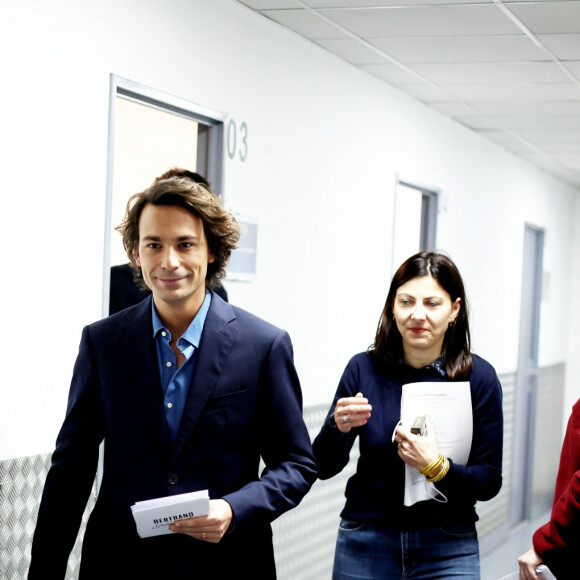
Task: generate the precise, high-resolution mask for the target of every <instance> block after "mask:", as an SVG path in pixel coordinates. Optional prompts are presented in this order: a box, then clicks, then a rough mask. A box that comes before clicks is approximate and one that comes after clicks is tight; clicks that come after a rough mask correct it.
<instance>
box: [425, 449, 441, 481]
mask: <svg viewBox="0 0 580 580" xmlns="http://www.w3.org/2000/svg"><path fill="white" fill-rule="evenodd" d="M444 461H445V458H444V457H443V455H441V454H439V455H438V456H437V457H436V458H435V459H434V460H433V461H431V463H429V465H427V466H426V467H423V469H421V474H422V475H424V476H426V477H431V476H432V475H433V474H434V473H437V472H438V470H439V469H440V468H441V466H442V465H443V462H444Z"/></svg>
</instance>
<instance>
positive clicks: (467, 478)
mask: <svg viewBox="0 0 580 580" xmlns="http://www.w3.org/2000/svg"><path fill="white" fill-rule="evenodd" d="M455 381H466V382H468V383H469V386H468V388H469V391H470V394H471V411H472V416H473V435H472V439H471V448H470V451H469V458H468V460H467V462H466V464H465V465H461V464H459V463H457V462H454V461H453V460H452V459H451V458H449V457H445V456H444V455H443V454H441V453H439V450H438V446H437V438H436V436H435V428H434V426H433V424H431V423H430V422H429V421H427V424H426V426H427V430H426V432H425V433H424V435H420V434H413V433H411V431H410V429H407V428H404V427H402V426H400V425H399V420H400V418H401V395H402V391H403V385H407V384H410V383H437V382H439V383H441V382H455ZM434 386H435V385H434ZM371 414H372V416H371ZM393 433H394V434H395V436H394V441H393V440H392V436H393ZM502 433H503V419H502V395H501V386H500V383H499V380H498V378H497V375H496V373H495V371H494V369H493V367H492V366H491V365H490V364H489V363H487V362H486V361H485V360H483V359H482V358H480V357H478V356H477V355H474V354H472V353H471V351H470V334H469V321H468V306H467V298H466V295H465V289H464V286H463V281H462V279H461V275H460V274H459V271H458V270H457V267H456V266H455V264H454V263H453V262H452V261H451V260H450V259H449V258H448V257H447V256H445V255H443V254H439V253H433V252H421V253H419V254H416V255H414V256H412V257H411V258H409V259H408V260H407V261H405V262H404V263H403V264H402V265H401V267H400V268H399V269H398V270H397V272H396V273H395V276H394V277H393V280H392V282H391V287H390V289H389V293H388V296H387V300H386V303H385V307H384V309H383V312H382V314H381V318H380V321H379V325H378V328H377V333H376V337H375V341H374V344H373V346H371V347H370V348H369V350H368V351H367V352H363V353H360V354H357V355H355V356H354V357H353V358H352V359H351V360H350V362H349V363H348V365H347V367H346V369H345V371H344V373H343V376H342V378H341V381H340V383H339V386H338V389H337V392H336V395H335V398H334V401H333V403H332V406H331V408H330V411H329V413H328V416H327V418H326V420H325V422H324V424H323V426H322V429H321V431H320V433H319V435H318V436H317V437H316V439H315V441H314V452H315V455H316V458H317V461H318V470H319V477H320V478H321V479H328V478H330V477H332V476H334V475H336V474H337V473H339V472H340V471H341V470H342V469H343V468H344V467H345V466H346V465H347V463H348V461H349V454H350V450H351V448H352V446H353V444H354V441H355V439H356V437H357V436H358V437H359V446H360V458H359V460H358V464H357V470H356V473H355V474H354V475H353V476H352V477H351V478H350V479H349V481H348V484H347V487H346V492H345V495H346V505H345V507H344V509H343V510H342V513H341V518H342V520H341V523H340V527H339V533H338V539H337V544H336V553H335V559H334V570H333V579H334V580H342V579H347V578H348V579H351V580H352V579H355V578H357V579H363V578H364V579H375V578H376V579H381V580H385V579H398V578H421V579H425V580H435V579H437V578H440V579H441V578H451V577H452V578H454V579H457V580H458V579H462V578H465V579H467V578H470V579H474V578H479V577H480V572H479V548H478V543H477V534H476V530H475V521H476V520H477V515H476V513H475V502H476V501H478V500H488V499H491V498H492V497H494V496H495V495H496V494H497V493H498V492H499V490H500V488H501V481H502V478H501V466H502ZM406 465H408V466H411V467H413V468H416V469H417V470H419V472H420V473H421V474H422V476H423V477H425V479H426V480H427V481H428V482H431V483H432V484H433V485H434V488H435V489H436V492H437V493H436V494H435V495H437V496H438V497H437V498H432V499H426V500H424V501H418V502H417V503H414V504H412V505H408V506H406V505H404V489H405V466H406Z"/></svg>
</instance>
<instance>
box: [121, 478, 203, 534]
mask: <svg viewBox="0 0 580 580" xmlns="http://www.w3.org/2000/svg"><path fill="white" fill-rule="evenodd" d="M131 511H132V512H133V518H134V519H135V523H136V524H137V533H138V534H139V536H140V537H141V538H149V537H151V536H161V535H162V534H171V533H173V532H171V530H170V529H169V524H172V523H174V522H176V521H178V520H187V519H189V518H196V517H197V516H206V515H207V514H208V513H209V495H208V490H207V489H204V490H202V491H193V492H191V493H182V494H179V495H170V496H168V497H159V498H156V499H149V500H146V501H138V502H137V503H136V504H134V505H132V506H131Z"/></svg>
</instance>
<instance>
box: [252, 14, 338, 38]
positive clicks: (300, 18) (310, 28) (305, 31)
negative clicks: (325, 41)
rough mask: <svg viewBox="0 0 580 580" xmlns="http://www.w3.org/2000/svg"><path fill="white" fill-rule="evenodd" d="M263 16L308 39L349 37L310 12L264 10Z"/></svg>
mask: <svg viewBox="0 0 580 580" xmlns="http://www.w3.org/2000/svg"><path fill="white" fill-rule="evenodd" d="M261 14H263V15H264V16H267V17H268V18H270V19H272V20H274V21H276V22H278V23H279V24H282V25H283V26H286V27H287V28H289V29H290V30H293V31H294V32H297V33H298V34H300V35H302V36H305V37H306V38H310V39H320V38H346V37H347V36H348V35H347V34H345V33H344V32H341V31H340V30H339V29H337V28H336V27H335V26H333V25H332V24H330V23H328V22H327V21H326V20H325V19H324V18H321V17H320V16H319V15H318V14H316V13H315V12H312V11H310V10H304V9H302V10H262V11H261Z"/></svg>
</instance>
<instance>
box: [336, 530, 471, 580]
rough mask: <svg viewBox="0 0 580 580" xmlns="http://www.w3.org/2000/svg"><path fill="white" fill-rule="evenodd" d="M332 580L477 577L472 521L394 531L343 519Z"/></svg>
mask: <svg viewBox="0 0 580 580" xmlns="http://www.w3.org/2000/svg"><path fill="white" fill-rule="evenodd" d="M332 578H333V580H354V579H356V580H379V579H380V580H395V579H397V580H401V579H405V578H414V579H422V580H436V579H439V580H441V579H444V578H452V579H453V580H479V578H480V573H479V545H478V543H477V532H476V531H475V524H456V525H450V526H445V527H444V528H429V529H426V530H414V531H404V530H392V529H389V528H385V527H383V526H379V525H375V524H369V523H361V522H354V521H351V520H344V519H343V520H342V522H341V523H340V528H339V530H338V539H337V541H336V553H335V555H334V569H333V572H332Z"/></svg>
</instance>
